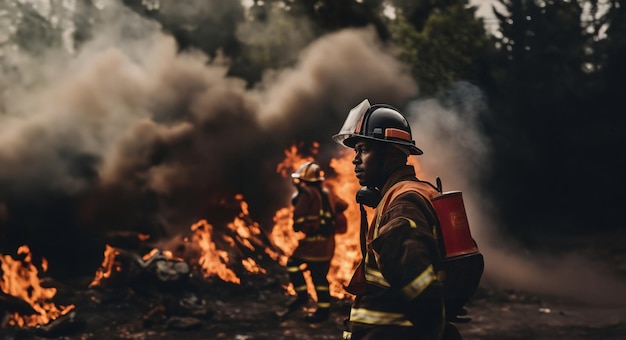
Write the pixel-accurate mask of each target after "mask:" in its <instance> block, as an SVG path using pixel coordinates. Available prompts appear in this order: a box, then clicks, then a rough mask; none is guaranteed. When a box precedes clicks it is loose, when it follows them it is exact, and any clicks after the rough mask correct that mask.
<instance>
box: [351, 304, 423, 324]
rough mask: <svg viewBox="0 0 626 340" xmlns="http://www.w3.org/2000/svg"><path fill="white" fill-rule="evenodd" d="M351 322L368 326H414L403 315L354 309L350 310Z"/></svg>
mask: <svg viewBox="0 0 626 340" xmlns="http://www.w3.org/2000/svg"><path fill="white" fill-rule="evenodd" d="M350 321H351V322H359V323H365V324H368V325H396V326H407V327H410V326H413V324H412V323H411V321H409V320H408V319H407V318H406V316H405V315H404V314H402V313H389V312H381V311H373V310H369V309H365V308H352V310H350Z"/></svg>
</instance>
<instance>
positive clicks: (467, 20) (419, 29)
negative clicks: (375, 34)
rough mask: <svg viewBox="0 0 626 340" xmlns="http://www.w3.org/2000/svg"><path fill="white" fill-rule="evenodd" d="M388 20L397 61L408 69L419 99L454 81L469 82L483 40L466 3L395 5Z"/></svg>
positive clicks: (479, 22) (472, 10)
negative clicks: (397, 48) (414, 79)
mask: <svg viewBox="0 0 626 340" xmlns="http://www.w3.org/2000/svg"><path fill="white" fill-rule="evenodd" d="M394 4H395V5H396V6H397V7H396V10H395V16H396V17H395V19H393V18H392V19H389V26H390V31H391V35H392V40H393V41H394V42H395V43H396V44H398V45H399V46H400V47H401V52H400V58H401V59H403V60H404V61H406V62H407V63H408V64H410V65H411V67H412V72H413V76H414V77H415V78H416V79H417V81H418V83H419V85H420V89H421V93H422V94H423V95H434V94H437V93H438V92H439V91H441V90H444V89H445V88H446V87H447V86H448V85H450V84H451V83H452V82H454V81H457V80H469V81H473V80H475V79H472V78H473V75H474V73H475V71H474V70H473V69H472V68H473V65H474V64H475V62H476V61H477V59H478V58H479V56H480V55H481V54H482V53H484V48H485V47H486V46H487V37H486V33H485V30H484V25H483V22H482V20H481V19H478V18H476V14H475V13H476V8H475V7H471V6H467V2H466V1H463V0H460V1H443V2H439V3H436V4H434V3H431V2H429V1H417V2H410V1H409V2H407V1H395V2H394Z"/></svg>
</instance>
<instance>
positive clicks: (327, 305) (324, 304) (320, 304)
mask: <svg viewBox="0 0 626 340" xmlns="http://www.w3.org/2000/svg"><path fill="white" fill-rule="evenodd" d="M317 307H318V308H330V302H318V303H317Z"/></svg>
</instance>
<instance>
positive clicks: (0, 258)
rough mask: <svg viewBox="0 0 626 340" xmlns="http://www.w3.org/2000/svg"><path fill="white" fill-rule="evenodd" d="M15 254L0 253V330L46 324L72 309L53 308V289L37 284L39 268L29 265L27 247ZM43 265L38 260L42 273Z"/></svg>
mask: <svg viewBox="0 0 626 340" xmlns="http://www.w3.org/2000/svg"><path fill="white" fill-rule="evenodd" d="M17 255H18V257H20V258H18V259H16V258H13V257H11V256H10V255H1V254H0V262H1V264H2V280H1V281H0V289H1V290H2V292H3V294H2V298H1V299H0V307H1V309H0V310H4V311H5V313H7V315H6V317H5V318H4V319H3V320H2V324H1V325H0V326H1V328H4V327H7V326H16V327H27V326H28V327H29V326H37V325H42V324H46V323H48V322H50V321H51V320H54V319H56V318H58V317H59V316H61V315H64V314H67V313H69V312H70V311H71V310H72V309H74V305H69V306H57V305H56V304H55V303H53V302H52V299H53V298H54V296H55V295H56V292H57V290H56V288H54V287H50V288H46V287H43V286H42V285H41V279H40V278H39V269H38V268H37V267H36V266H35V265H34V264H33V262H32V254H31V253H30V249H29V248H28V246H25V245H24V246H21V247H20V248H19V249H18V250H17ZM46 263H47V262H46V261H45V260H44V261H42V267H43V268H42V272H45V271H46V267H47V264H46ZM27 305H28V306H27Z"/></svg>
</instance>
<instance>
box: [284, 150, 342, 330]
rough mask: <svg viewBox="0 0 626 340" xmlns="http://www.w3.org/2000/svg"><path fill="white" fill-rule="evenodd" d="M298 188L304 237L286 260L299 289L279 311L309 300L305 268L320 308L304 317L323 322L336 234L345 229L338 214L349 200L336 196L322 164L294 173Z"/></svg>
mask: <svg viewBox="0 0 626 340" xmlns="http://www.w3.org/2000/svg"><path fill="white" fill-rule="evenodd" d="M291 177H292V179H293V184H294V186H295V187H296V188H297V192H296V193H295V195H294V197H293V199H292V204H293V206H294V212H293V228H294V230H295V231H297V232H298V231H301V232H303V233H304V234H305V238H304V239H302V240H300V242H299V243H298V247H297V248H296V249H295V250H294V252H293V254H292V255H291V257H290V258H289V259H288V261H287V272H288V274H289V279H290V280H291V283H292V284H293V288H294V290H295V291H296V294H297V295H296V298H295V300H293V301H292V302H291V303H290V304H289V305H288V306H287V308H286V309H285V310H283V311H279V312H278V316H279V317H283V316H285V315H287V314H289V313H291V312H293V311H295V310H297V309H299V308H300V307H302V306H304V305H305V304H306V303H307V302H308V301H309V295H308V293H307V286H306V281H305V279H304V275H303V271H304V270H308V271H309V272H310V273H311V279H312V281H313V284H314V285H315V292H316V294H317V309H316V310H315V312H314V313H309V314H307V315H306V316H305V318H304V320H305V321H306V322H309V323H316V322H321V321H324V320H326V319H328V317H329V315H330V307H331V302H330V289H329V283H328V279H327V278H326V275H328V271H329V269H330V261H331V259H332V257H333V255H334V253H335V234H336V233H342V232H345V230H337V228H341V229H344V226H341V227H340V226H338V225H336V224H335V221H336V216H337V215H338V214H342V212H343V211H344V210H345V209H346V208H347V207H348V203H347V202H345V201H343V200H341V199H340V198H339V197H336V196H334V195H333V194H332V193H330V192H329V191H328V190H327V189H326V188H325V187H324V186H323V181H324V173H323V171H322V169H321V168H320V166H319V164H317V163H315V162H307V163H304V164H303V165H302V166H300V167H299V168H298V170H297V171H296V172H295V173H293V174H292V175H291Z"/></svg>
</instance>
